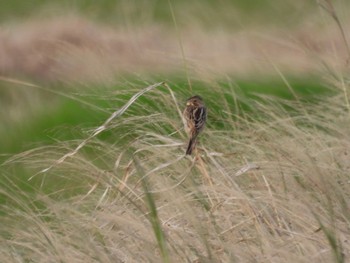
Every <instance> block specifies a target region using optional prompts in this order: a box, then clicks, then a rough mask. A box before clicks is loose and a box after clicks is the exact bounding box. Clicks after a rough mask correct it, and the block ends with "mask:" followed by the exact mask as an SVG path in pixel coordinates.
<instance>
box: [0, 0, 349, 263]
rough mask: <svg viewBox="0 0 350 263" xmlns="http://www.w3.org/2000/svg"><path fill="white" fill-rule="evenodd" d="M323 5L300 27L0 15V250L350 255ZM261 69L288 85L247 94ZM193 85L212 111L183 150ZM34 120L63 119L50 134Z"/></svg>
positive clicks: (333, 46) (344, 81)
mask: <svg viewBox="0 0 350 263" xmlns="http://www.w3.org/2000/svg"><path fill="white" fill-rule="evenodd" d="M209 2H210V1H209ZM288 2H289V1H288ZM295 2H296V3H299V2H298V1H295ZM318 4H319V5H317V3H315V7H316V8H319V9H317V12H316V11H315V12H311V11H310V9H307V11H308V12H306V13H301V14H300V16H301V17H302V18H300V20H301V21H302V22H299V23H296V25H295V26H294V27H292V28H290V27H289V25H288V26H287V25H285V24H280V25H277V26H276V22H275V20H273V19H272V18H271V19H272V20H271V21H270V24H269V25H268V26H266V27H263V26H262V25H261V26H260V27H259V23H260V22H261V21H260V20H259V19H260V18H259V16H255V19H256V20H255V21H256V23H255V24H254V23H251V24H249V23H247V24H246V26H241V27H239V29H237V28H234V29H231V28H229V26H227V24H226V25H225V26H221V25H216V27H213V28H207V27H206V26H205V25H206V24H205V21H206V20H205V19H204V20H200V21H201V22H200V23H199V22H198V21H199V20H198V21H197V20H196V19H195V18H191V19H192V20H186V21H192V23H191V26H184V25H183V24H182V23H181V21H180V22H179V21H176V18H179V17H181V18H183V17H184V19H185V18H186V17H187V19H188V17H189V14H191V12H190V11H188V10H187V9H186V10H187V11H184V13H181V15H179V9H176V7H178V8H179V6H176V5H175V6H174V7H173V11H177V12H174V14H175V15H174V16H175V19H173V20H170V22H169V23H168V25H166V26H159V25H156V23H151V22H152V21H153V20H152V19H154V18H150V19H149V20H147V19H146V21H147V23H146V25H145V26H143V27H142V26H140V25H137V26H136V27H135V28H133V27H132V26H131V25H130V24H127V25H124V26H115V27H114V26H111V25H110V24H109V25H106V24H108V23H106V22H103V23H102V22H96V21H94V20H93V19H91V18H89V17H88V18H86V14H80V15H76V14H69V15H67V16H64V15H61V14H60V15H59V16H57V17H56V18H55V19H53V18H51V17H49V18H47V17H46V18H43V17H40V16H39V18H33V17H30V18H28V21H27V22H26V23H20V22H8V21H7V22H6V21H5V22H3V21H2V23H3V24H2V26H1V28H2V29H4V30H1V31H0V57H1V58H2V59H1V60H0V73H1V75H0V92H1V93H0V95H1V98H0V102H1V103H2V109H3V111H2V112H1V113H0V120H1V122H2V123H3V125H2V126H0V135H1V137H2V140H0V142H2V144H3V150H2V151H0V153H1V155H0V160H1V163H0V176H1V178H0V220H1V227H0V243H1V246H0V258H1V262H45V263H46V262H69V263H71V262H72V263H75V262H135V263H136V262H192V263H195V262H196V263H205V262H208V263H209V262H210V263H211V262H305V263H306V262H325V263H328V262H349V260H350V259H349V257H350V176H349V174H350V161H349V155H350V133H349V130H350V102H349V95H348V93H349V91H350V82H349V78H348V75H349V68H348V64H347V59H348V57H349V56H348V55H349V49H348V42H347V35H346V34H345V33H346V32H347V29H348V28H349V26H348V21H349V20H348V19H347V17H346V11H345V8H341V7H345V6H346V4H345V3H343V2H341V1H340V2H336V3H333V2H332V1H327V0H325V1H319V2H318ZM146 6H147V5H146ZM194 7H196V6H195V5H193V6H192V5H189V10H193V8H194ZM289 7H290V8H291V7H294V8H295V10H297V11H300V10H301V9H302V7H303V5H302V4H300V3H299V4H290V6H289ZM297 7H298V8H299V9H298V8H297ZM124 8H125V6H124ZM191 8H192V9H191ZM308 8H310V7H308ZM333 8H334V9H333ZM170 9H171V6H170ZM224 9H225V8H223V10H224ZM45 10H47V9H45ZM147 10H148V9H147ZM210 10H211V9H210V8H208V9H205V10H204V11H205V12H204V13H206V12H210ZM293 10H294V9H293ZM9 12H10V11H9ZM96 12H97V11H96ZM255 12H257V11H255ZM257 13H259V12H257ZM186 14H187V16H186ZM240 14H241V16H242V14H243V13H240ZM293 14H294V16H295V17H297V16H296V14H297V13H293ZM130 17H131V14H130ZM198 17H200V16H198ZM198 17H197V18H198ZM212 17H214V15H212ZM228 17H229V16H228ZM237 17H238V16H237ZM242 17H244V16H242ZM63 18H64V19H63ZM224 18H225V16H224ZM224 18H223V19H224ZM140 19H141V18H140ZM144 19H145V18H144ZM237 19H238V18H237ZM242 19H243V18H242ZM274 19H275V18H274ZM141 20H142V19H141ZM19 21H22V20H19ZM43 21H45V22H43ZM196 21H197V24H196V23H195V22H196ZM203 21H204V22H203ZM240 21H247V20H244V19H243V20H240ZM129 22H130V21H129ZM176 22H177V26H178V27H177V28H176V29H174V28H173V29H171V30H170V29H169V27H171V26H172V25H174V23H176ZM338 22H339V23H338ZM226 23H228V22H227V21H226ZM220 28H221V29H220ZM344 32H345V33H344ZM343 34H344V35H343ZM42 36H45V37H42ZM309 76H313V77H315V78H316V80H317V81H319V82H321V84H320V85H321V86H322V87H323V91H322V92H314V93H312V94H311V96H310V95H308V96H306V95H305V94H306V92H307V90H308V89H309V87H310V86H312V84H311V83H312V81H310V82H307V81H306V80H307V79H308V78H306V77H309ZM178 77H179V78H180V79H181V81H179V80H178ZM296 77H299V78H300V79H305V82H302V85H301V88H300V87H299V88H298V89H295V87H294V85H293V83H294V82H293V81H292V79H293V78H296ZM267 78H276V79H277V80H278V81H277V83H280V84H279V85H280V86H281V87H282V88H281V89H283V90H284V92H286V93H287V94H288V96H279V93H278V92H279V91H277V90H274V92H276V93H275V94H271V92H268V91H269V89H270V88H271V87H269V86H268V84H266V82H265V84H264V85H262V86H261V90H259V89H254V90H253V92H252V93H250V94H246V93H245V92H242V89H244V87H243V86H242V85H240V84H239V83H242V82H240V81H241V79H244V81H245V82H244V83H250V82H253V80H258V79H267ZM159 79H161V81H159ZM238 80H240V81H238ZM267 83H268V82H267ZM271 83H272V82H271ZM273 83H276V82H273ZM247 86H248V87H249V85H247ZM280 86H279V87H280ZM274 92H272V93H274ZM194 93H196V94H197V93H198V94H200V95H201V96H202V97H203V98H204V101H205V103H206V105H207V107H208V123H207V126H206V128H205V130H204V131H203V133H202V134H201V135H200V136H199V143H198V146H197V150H196V151H195V153H194V154H193V155H192V156H185V154H184V152H185V149H186V143H187V140H188V138H187V135H186V133H185V131H184V129H183V123H182V118H181V112H182V110H183V108H184V106H185V105H184V103H185V101H186V99H187V98H188V97H189V96H190V95H191V94H194ZM67 101H73V102H74V103H75V104H69V103H68V102H67ZM77 105H79V106H77ZM86 109H87V110H86ZM76 114H77V115H78V116H77V117H76V118H77V119H73V117H72V116H75V115H76ZM38 116H40V118H42V121H41V122H43V123H44V124H46V125H47V123H51V122H52V123H56V122H55V121H58V122H60V123H61V126H60V127H61V128H60V129H59V130H53V131H51V133H50V132H48V134H50V135H49V136H51V137H52V138H51V140H50V142H49V143H48V142H47V141H48V140H47V138H39V139H38V137H37V134H39V133H41V132H42V131H41V130H42V129H44V128H42V127H50V128H45V129H57V128H56V127H54V125H53V124H52V125H53V127H52V126H45V125H42V124H40V123H39V121H37V119H38V118H39V117H38ZM33 123H36V125H37V126H36V128H35V129H34V128H33V129H31V128H30V127H32V126H33ZM38 123H39V124H38ZM21 129H22V132H19V130H21ZM63 132H66V133H69V138H65V137H62V134H63ZM46 137H47V136H46ZM16 141H19V142H21V143H22V141H25V142H26V143H27V145H21V146H18V145H17V144H16ZM33 141H35V143H33ZM30 143H33V144H30ZM28 144H29V145H28ZM5 145H6V147H5ZM11 145H12V146H13V148H11ZM14 145H16V147H15V146H14ZM0 147H1V145H0ZM5 149H6V150H5Z"/></svg>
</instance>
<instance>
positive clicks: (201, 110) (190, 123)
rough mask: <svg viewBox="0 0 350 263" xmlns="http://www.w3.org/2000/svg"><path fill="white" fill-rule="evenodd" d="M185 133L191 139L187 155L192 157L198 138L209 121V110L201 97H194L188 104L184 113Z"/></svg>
mask: <svg viewBox="0 0 350 263" xmlns="http://www.w3.org/2000/svg"><path fill="white" fill-rule="evenodd" d="M183 118H184V124H185V131H186V132H187V133H188V135H189V137H190V141H189V143H188V147H187V150H186V155H191V154H192V151H193V149H194V148H195V145H196V141H197V136H198V134H199V133H200V132H201V131H202V130H203V128H204V126H205V122H206V120H207V109H206V107H205V105H204V102H203V100H202V98H201V97H200V96H197V95H196V96H193V97H191V98H189V99H188V100H187V102H186V108H185V110H184V112H183Z"/></svg>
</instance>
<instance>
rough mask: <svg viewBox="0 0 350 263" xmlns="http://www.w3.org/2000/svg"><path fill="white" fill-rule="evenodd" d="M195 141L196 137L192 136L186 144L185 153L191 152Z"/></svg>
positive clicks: (189, 153)
mask: <svg viewBox="0 0 350 263" xmlns="http://www.w3.org/2000/svg"><path fill="white" fill-rule="evenodd" d="M196 142H197V140H196V137H193V138H191V139H190V141H189V143H188V146H187V150H186V155H191V154H192V151H193V150H194V148H195V147H196Z"/></svg>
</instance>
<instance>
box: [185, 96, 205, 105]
mask: <svg viewBox="0 0 350 263" xmlns="http://www.w3.org/2000/svg"><path fill="white" fill-rule="evenodd" d="M186 105H187V106H198V105H203V100H202V98H201V97H200V96H198V95H196V96H192V97H191V98H189V99H188V100H187V102H186Z"/></svg>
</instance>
